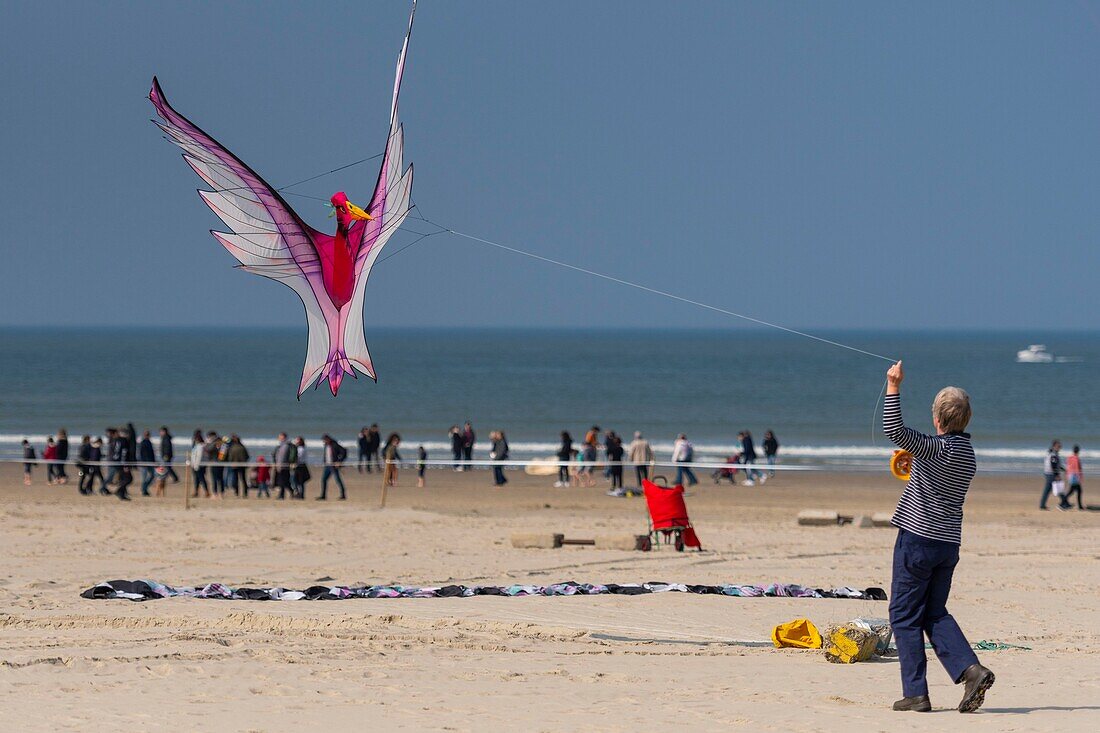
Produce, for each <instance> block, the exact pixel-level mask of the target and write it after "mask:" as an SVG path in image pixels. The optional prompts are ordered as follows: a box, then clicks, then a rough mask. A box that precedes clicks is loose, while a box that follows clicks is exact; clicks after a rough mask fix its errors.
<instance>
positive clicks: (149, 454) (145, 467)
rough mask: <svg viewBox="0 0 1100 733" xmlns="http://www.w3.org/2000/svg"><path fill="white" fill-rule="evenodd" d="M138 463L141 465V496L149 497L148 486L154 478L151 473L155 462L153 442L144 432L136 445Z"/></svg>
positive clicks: (147, 433)
mask: <svg viewBox="0 0 1100 733" xmlns="http://www.w3.org/2000/svg"><path fill="white" fill-rule="evenodd" d="M137 459H138V463H140V464H141V495H142V496H149V484H151V483H153V479H154V478H156V475H157V474H156V472H155V471H153V464H154V463H155V462H156V460H157V457H156V454H155V453H153V441H151V440H150V439H149V431H148V430H146V431H145V432H144V433H142V434H141V441H140V442H139V443H138V452H137Z"/></svg>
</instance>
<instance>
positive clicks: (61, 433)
mask: <svg viewBox="0 0 1100 733" xmlns="http://www.w3.org/2000/svg"><path fill="white" fill-rule="evenodd" d="M68 460H69V433H68V431H66V430H65V428H61V429H60V430H58V431H57V461H58V462H57V465H56V466H55V467H54V478H56V479H57V483H59V484H66V483H68V482H69V475H68V474H67V473H65V462H66V461H68Z"/></svg>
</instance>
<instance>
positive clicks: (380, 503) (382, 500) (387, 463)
mask: <svg viewBox="0 0 1100 733" xmlns="http://www.w3.org/2000/svg"><path fill="white" fill-rule="evenodd" d="M383 463H384V464H385V467H384V468H383V469H382V497H381V498H380V499H379V500H378V508H379V509H385V508H386V488H387V486H386V478H387V474H388V473H389V467H390V459H388V458H386V459H384V461H383Z"/></svg>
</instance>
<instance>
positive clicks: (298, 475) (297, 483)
mask: <svg viewBox="0 0 1100 733" xmlns="http://www.w3.org/2000/svg"><path fill="white" fill-rule="evenodd" d="M294 447H295V448H297V450H298V463H297V464H296V465H295V466H294V498H296V499H299V500H304V499H305V498H306V484H307V483H309V480H310V479H311V478H313V474H312V473H310V472H309V453H308V452H307V451H306V439H305V438H303V437H302V436H301V435H299V436H298V437H297V438H295V439H294Z"/></svg>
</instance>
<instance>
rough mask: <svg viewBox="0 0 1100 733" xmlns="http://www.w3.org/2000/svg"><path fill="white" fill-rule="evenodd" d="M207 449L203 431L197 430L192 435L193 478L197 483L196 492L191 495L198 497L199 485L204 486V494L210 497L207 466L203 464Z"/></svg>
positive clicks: (191, 458)
mask: <svg viewBox="0 0 1100 733" xmlns="http://www.w3.org/2000/svg"><path fill="white" fill-rule="evenodd" d="M205 449H206V441H204V440H203V439H202V431H201V430H196V431H195V434H194V435H192V436H191V454H190V460H191V478H192V479H193V480H194V483H195V493H193V494H191V496H192V497H195V498H197V497H198V495H199V487H202V490H203V495H204V496H205V497H206V498H208V499H209V498H210V484H208V483H206V466H205V465H204V464H203V460H204V459H205V456H206V451H205Z"/></svg>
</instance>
